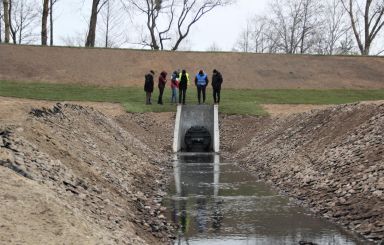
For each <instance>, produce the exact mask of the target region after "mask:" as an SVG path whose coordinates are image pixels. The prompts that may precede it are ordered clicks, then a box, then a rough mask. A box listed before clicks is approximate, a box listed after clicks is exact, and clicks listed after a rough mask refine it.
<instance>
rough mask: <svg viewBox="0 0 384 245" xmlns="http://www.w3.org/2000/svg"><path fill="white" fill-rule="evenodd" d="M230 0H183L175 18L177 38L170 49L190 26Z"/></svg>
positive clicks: (178, 41) (181, 38)
mask: <svg viewBox="0 0 384 245" xmlns="http://www.w3.org/2000/svg"><path fill="white" fill-rule="evenodd" d="M232 3H233V1H232V0H201V1H199V0H183V1H182V10H181V13H180V14H179V17H178V20H177V38H176V42H175V44H174V45H173V47H172V50H177V49H178V47H179V45H180V43H181V42H182V41H183V40H184V39H185V38H186V37H187V36H188V34H189V32H190V30H191V27H192V26H193V25H194V24H196V23H197V22H198V21H199V20H200V19H201V18H202V17H203V16H204V15H206V14H207V13H209V12H211V11H212V10H213V9H215V8H217V7H220V6H226V5H229V4H232Z"/></svg>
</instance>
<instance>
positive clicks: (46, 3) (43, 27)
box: [41, 0, 49, 45]
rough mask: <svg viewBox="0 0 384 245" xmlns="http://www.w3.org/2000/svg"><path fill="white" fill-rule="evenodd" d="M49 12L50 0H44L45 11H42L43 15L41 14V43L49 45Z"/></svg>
mask: <svg viewBox="0 0 384 245" xmlns="http://www.w3.org/2000/svg"><path fill="white" fill-rule="evenodd" d="M48 13H49V0H43V12H42V16H41V45H47V40H48V31H47V22H48Z"/></svg>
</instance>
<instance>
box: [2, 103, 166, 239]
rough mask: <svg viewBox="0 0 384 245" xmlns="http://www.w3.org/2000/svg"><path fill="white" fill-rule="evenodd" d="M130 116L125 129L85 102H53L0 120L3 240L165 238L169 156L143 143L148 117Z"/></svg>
mask: <svg viewBox="0 0 384 245" xmlns="http://www.w3.org/2000/svg"><path fill="white" fill-rule="evenodd" d="M131 117H134V119H133V118H130V120H129V123H130V124H131V127H132V128H131V130H127V127H128V126H127V124H126V125H120V124H119V123H118V122H117V121H116V120H112V119H111V118H109V117H107V116H105V115H104V114H102V113H100V112H98V111H96V110H94V109H92V108H90V107H83V106H79V105H72V104H56V105H55V106H53V107H51V108H36V109H33V110H32V111H31V112H30V114H29V116H27V118H26V120H25V121H21V122H17V123H14V124H2V125H1V128H0V146H1V148H0V173H1V178H0V181H1V186H2V188H1V189H0V197H1V198H0V206H1V207H2V208H1V209H0V241H1V242H0V243H4V244H19V243H22V244H43V243H45V244H47V243H49V244H161V243H169V241H170V239H171V237H172V234H171V233H172V231H173V227H172V226H171V225H170V224H169V223H168V222H167V221H166V220H165V217H164V215H163V213H164V211H165V208H164V207H162V206H161V198H162V197H163V196H164V195H165V192H164V189H165V187H166V185H167V178H165V176H166V168H167V167H168V166H167V164H168V157H169V155H168V154H167V152H166V151H161V150H158V149H162V148H161V147H162V146H161V144H158V143H156V142H154V143H153V144H152V145H151V146H148V145H147V144H145V143H143V142H142V141H141V140H140V138H146V136H145V135H143V134H141V131H139V130H138V129H141V130H142V131H143V132H145V131H146V130H145V127H143V126H144V124H146V123H148V122H147V121H146V120H144V119H145V117H143V116H142V115H140V114H137V115H136V116H132V115H131ZM166 117H168V116H166ZM171 117H172V115H171V114H169V119H168V121H171V120H170V119H171ZM143 120H144V121H146V123H140V121H143ZM127 123H128V119H127ZM134 128H136V129H137V130H134ZM152 130H156V129H152ZM162 130H163V137H162V139H163V140H170V135H171V133H167V131H166V130H167V129H166V128H165V129H162ZM132 132H133V133H132ZM149 137H150V136H149Z"/></svg>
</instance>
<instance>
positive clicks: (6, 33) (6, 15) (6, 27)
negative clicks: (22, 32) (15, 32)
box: [3, 0, 11, 43]
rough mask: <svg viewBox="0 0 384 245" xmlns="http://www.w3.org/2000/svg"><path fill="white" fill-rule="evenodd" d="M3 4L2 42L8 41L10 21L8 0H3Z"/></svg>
mask: <svg viewBox="0 0 384 245" xmlns="http://www.w3.org/2000/svg"><path fill="white" fill-rule="evenodd" d="M3 5H4V42H5V43H9V37H10V33H11V32H10V21H9V0H4V1H3Z"/></svg>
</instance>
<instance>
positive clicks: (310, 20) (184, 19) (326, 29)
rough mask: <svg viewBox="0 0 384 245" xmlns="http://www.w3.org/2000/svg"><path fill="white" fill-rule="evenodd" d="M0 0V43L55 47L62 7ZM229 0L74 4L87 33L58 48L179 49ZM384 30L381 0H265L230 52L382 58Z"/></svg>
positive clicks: (51, 0)
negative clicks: (84, 15)
mask: <svg viewBox="0 0 384 245" xmlns="http://www.w3.org/2000/svg"><path fill="white" fill-rule="evenodd" d="M0 1H2V4H0V42H4V43H14V44H41V45H54V40H57V38H56V39H54V33H55V30H54V22H55V20H57V19H58V18H60V15H57V16H55V13H56V12H57V11H55V10H56V9H60V8H63V7H64V6H65V4H68V2H66V1H65V0H0ZM235 1H236V0H83V1H78V3H77V4H78V6H79V8H82V9H84V8H86V7H89V9H87V11H88V15H87V16H88V17H87V20H86V21H87V23H88V24H87V28H86V29H85V30H84V31H82V32H81V33H77V34H76V36H72V37H70V36H66V37H61V43H63V44H64V45H67V46H86V47H95V46H100V47H106V48H112V47H123V46H127V45H128V46H129V45H135V46H140V47H143V48H150V49H153V50H179V49H180V47H181V45H182V43H183V42H185V40H186V39H187V37H188V35H189V34H190V31H191V28H192V27H193V26H194V25H195V24H196V23H197V22H198V21H200V19H201V18H202V17H203V16H204V15H207V14H209V13H210V12H212V11H214V10H215V9H216V8H217V7H222V6H227V5H231V4H232V3H234V2H235ZM230 7H235V6H230ZM78 14H79V13H78ZM217 25H220V23H219V22H218V23H217ZM383 27H384V1H383V0H322V1H318V0H270V3H269V8H268V9H267V11H266V13H265V15H263V16H255V17H252V18H250V19H249V20H248V21H247V24H246V25H245V26H244V27H239V29H242V31H241V34H240V36H239V37H238V40H237V42H236V44H235V46H234V48H233V49H234V50H235V51H240V52H256V53H287V54H326V55H333V54H362V55H380V54H383V53H384V41H383V38H384V35H383ZM132 30H133V31H132ZM132 36H135V38H134V39H132ZM208 50H211V51H217V50H220V47H219V46H218V45H217V44H215V43H214V44H212V46H211V47H209V48H208Z"/></svg>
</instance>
